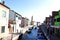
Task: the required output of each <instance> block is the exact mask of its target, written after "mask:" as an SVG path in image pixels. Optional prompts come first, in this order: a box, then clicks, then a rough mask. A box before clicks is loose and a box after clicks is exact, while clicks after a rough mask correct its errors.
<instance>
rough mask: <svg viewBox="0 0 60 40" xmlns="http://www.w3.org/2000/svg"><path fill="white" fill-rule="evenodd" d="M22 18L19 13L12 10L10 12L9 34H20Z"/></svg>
mask: <svg viewBox="0 0 60 40" xmlns="http://www.w3.org/2000/svg"><path fill="white" fill-rule="evenodd" d="M21 18H22V16H21V15H20V14H18V13H17V12H15V11H13V10H10V11H9V26H8V27H9V32H10V33H17V32H20V27H21Z"/></svg>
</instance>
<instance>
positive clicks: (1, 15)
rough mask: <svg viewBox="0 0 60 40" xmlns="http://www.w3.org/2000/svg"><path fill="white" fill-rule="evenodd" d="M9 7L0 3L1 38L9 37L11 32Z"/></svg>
mask: <svg viewBox="0 0 60 40" xmlns="http://www.w3.org/2000/svg"><path fill="white" fill-rule="evenodd" d="M9 9H10V8H9V7H7V6H6V5H4V4H2V3H0V39H1V38H4V37H7V35H8V33H9V29H8V20H9Z"/></svg>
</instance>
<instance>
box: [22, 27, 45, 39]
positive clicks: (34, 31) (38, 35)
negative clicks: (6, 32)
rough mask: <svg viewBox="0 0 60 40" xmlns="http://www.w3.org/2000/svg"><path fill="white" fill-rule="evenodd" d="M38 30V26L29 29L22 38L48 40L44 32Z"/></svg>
mask: <svg viewBox="0 0 60 40" xmlns="http://www.w3.org/2000/svg"><path fill="white" fill-rule="evenodd" d="M38 30H40V29H39V28H38V27H33V28H31V29H29V31H28V32H27V33H26V35H25V36H24V38H22V40H46V37H45V36H44V34H43V32H42V31H40V32H38Z"/></svg>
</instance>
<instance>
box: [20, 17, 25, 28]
mask: <svg viewBox="0 0 60 40" xmlns="http://www.w3.org/2000/svg"><path fill="white" fill-rule="evenodd" d="M24 26H25V18H24V17H22V19H21V27H24Z"/></svg>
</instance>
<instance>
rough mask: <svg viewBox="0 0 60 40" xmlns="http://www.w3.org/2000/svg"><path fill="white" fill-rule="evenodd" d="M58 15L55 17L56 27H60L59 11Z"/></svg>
mask: <svg viewBox="0 0 60 40" xmlns="http://www.w3.org/2000/svg"><path fill="white" fill-rule="evenodd" d="M57 14H58V15H56V16H55V17H54V20H55V21H54V22H55V26H60V10H59V11H58V13H57Z"/></svg>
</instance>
